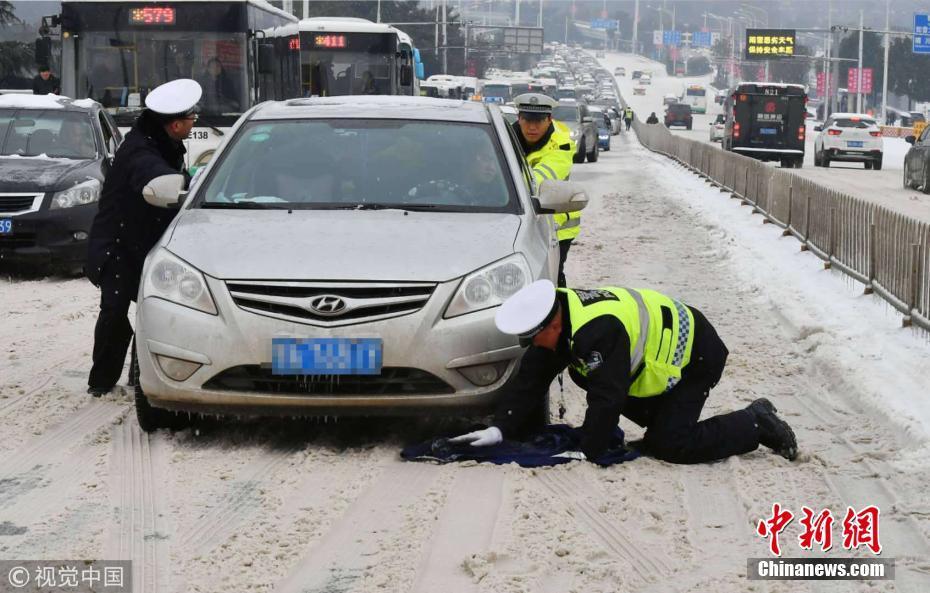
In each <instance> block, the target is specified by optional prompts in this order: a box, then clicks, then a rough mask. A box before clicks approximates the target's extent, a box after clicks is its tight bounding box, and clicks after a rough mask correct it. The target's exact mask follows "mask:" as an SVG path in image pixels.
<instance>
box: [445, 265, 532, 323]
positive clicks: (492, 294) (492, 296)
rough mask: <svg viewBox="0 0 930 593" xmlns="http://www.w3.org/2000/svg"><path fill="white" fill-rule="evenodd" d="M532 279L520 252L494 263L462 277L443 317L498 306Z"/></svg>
mask: <svg viewBox="0 0 930 593" xmlns="http://www.w3.org/2000/svg"><path fill="white" fill-rule="evenodd" d="M531 280H532V278H530V267H529V265H528V264H527V263H526V258H525V257H523V255H522V254H520V253H515V254H513V255H511V256H509V257H506V258H504V259H502V260H500V261H497V262H494V263H493V264H491V265H489V266H486V267H484V268H482V269H480V270H478V271H476V272H472V273H471V274H469V275H468V276H465V279H464V280H462V283H461V284H460V285H459V288H458V290H456V292H455V295H454V296H453V297H452V302H450V303H449V307H448V308H447V309H446V314H445V317H446V318H447V319H448V318H450V317H458V316H459V315H465V314H466V313H474V312H475V311H481V310H482V309H489V308H491V307H497V306H500V305H501V304H502V303H503V302H504V301H506V300H507V299H508V298H510V297H511V296H513V294H514V293H516V292H517V291H518V290H520V289H521V288H523V287H524V286H526V285H527V284H529V282H530V281H531Z"/></svg>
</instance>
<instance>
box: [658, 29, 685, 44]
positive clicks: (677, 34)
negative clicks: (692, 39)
mask: <svg viewBox="0 0 930 593" xmlns="http://www.w3.org/2000/svg"><path fill="white" fill-rule="evenodd" d="M662 45H681V31H662Z"/></svg>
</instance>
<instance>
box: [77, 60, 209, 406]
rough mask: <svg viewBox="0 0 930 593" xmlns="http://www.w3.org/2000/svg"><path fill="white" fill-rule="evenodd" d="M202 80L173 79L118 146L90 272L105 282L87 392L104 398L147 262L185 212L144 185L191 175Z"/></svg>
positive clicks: (118, 366) (118, 369)
mask: <svg viewBox="0 0 930 593" xmlns="http://www.w3.org/2000/svg"><path fill="white" fill-rule="evenodd" d="M201 94H202V90H201V87H200V85H199V84H198V83H197V82H196V81H194V80H190V79H183V78H182V79H179V80H173V81H171V82H167V83H165V84H163V85H161V86H159V87H157V88H156V89H154V90H153V91H152V92H151V93H149V94H148V96H147V97H146V99H145V106H146V109H145V110H143V111H142V114H141V115H140V116H139V118H138V119H137V120H136V122H135V124H134V125H133V127H132V129H131V130H130V131H129V133H128V134H127V135H126V139H125V140H124V141H123V143H122V144H121V145H120V147H119V149H118V150H117V151H116V156H115V158H114V160H113V165H112V166H111V167H110V170H109V171H108V172H107V176H106V179H105V180H104V182H103V191H102V193H101V196H100V206H99V210H98V212H97V216H96V217H95V218H94V223H93V225H92V226H91V231H90V238H89V241H88V243H89V251H88V257H87V266H86V268H85V272H86V273H87V277H88V278H89V279H90V281H91V282H93V283H94V285H96V286H99V287H100V314H99V316H98V317H97V325H96V327H95V328H94V352H93V362H94V364H93V367H92V368H91V370H90V377H89V378H88V381H87V382H88V390H87V392H88V393H90V394H91V395H93V396H95V397H99V396H101V395H103V394H104V393H107V392H108V391H110V390H111V389H112V388H113V386H114V385H116V383H117V381H118V380H119V377H120V375H121V374H122V372H123V364H124V363H125V360H126V351H127V349H128V348H129V343H130V340H131V339H132V326H131V325H130V323H129V319H128V312H129V303H130V301H135V300H136V294H137V293H138V292H139V280H140V276H141V274H142V265H143V263H144V261H145V257H146V255H147V254H148V252H149V250H150V249H151V248H152V246H153V245H155V243H156V242H157V241H158V239H159V238H160V237H161V235H162V233H164V232H165V229H167V228H168V225H169V224H170V223H171V221H172V219H173V218H174V216H175V214H176V212H177V210H174V209H167V208H159V207H156V206H153V205H151V204H149V203H148V202H147V201H146V199H145V198H144V197H143V189H144V188H146V187H147V186H149V183H150V182H152V181H153V180H155V179H156V178H159V177H162V176H165V175H175V176H176V175H178V174H179V173H180V174H183V175H184V176H185V186H186V185H187V182H189V177H188V176H187V173H186V172H185V171H184V154H185V152H186V151H185V149H184V145H183V143H182V141H183V140H184V139H185V138H187V137H188V135H189V134H190V131H191V128H192V127H193V126H194V122H195V121H196V120H197V116H196V114H195V113H194V108H195V106H196V105H197V102H198V101H199V100H200V96H201Z"/></svg>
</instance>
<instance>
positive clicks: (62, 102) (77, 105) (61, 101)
mask: <svg viewBox="0 0 930 593" xmlns="http://www.w3.org/2000/svg"><path fill="white" fill-rule="evenodd" d="M95 105H99V103H97V102H96V101H94V100H93V99H79V100H77V101H75V100H74V99H72V98H70V97H63V96H61V95H27V94H22V93H9V94H5V95H0V109H65V110H71V111H87V110H88V109H91V108H93V107H94V106H95Z"/></svg>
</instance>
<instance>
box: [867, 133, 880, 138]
mask: <svg viewBox="0 0 930 593" xmlns="http://www.w3.org/2000/svg"><path fill="white" fill-rule="evenodd" d="M881 135H882V133H881V132H869V136H874V137H875V138H878V137H879V136H881Z"/></svg>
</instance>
